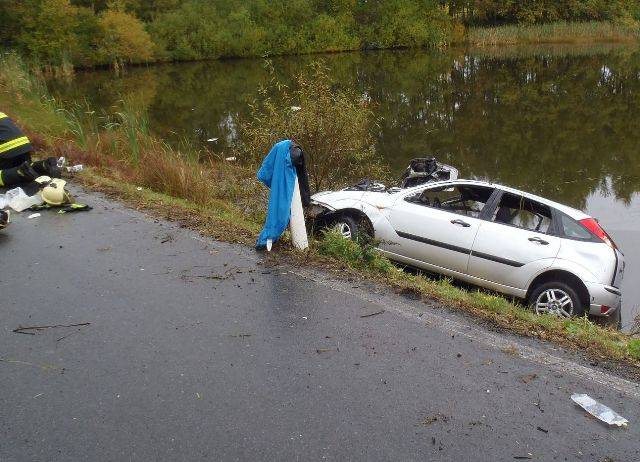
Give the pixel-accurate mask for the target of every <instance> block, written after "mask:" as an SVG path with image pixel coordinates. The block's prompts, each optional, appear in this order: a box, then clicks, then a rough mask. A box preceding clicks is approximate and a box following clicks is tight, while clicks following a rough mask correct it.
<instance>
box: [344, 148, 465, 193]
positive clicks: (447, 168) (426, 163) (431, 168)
mask: <svg viewBox="0 0 640 462" xmlns="http://www.w3.org/2000/svg"><path fill="white" fill-rule="evenodd" d="M457 179H458V169H456V168H455V167H452V166H451V165H447V164H443V163H440V162H438V161H437V160H436V159H435V157H419V158H416V159H412V160H411V161H410V162H409V166H408V167H407V168H406V170H405V171H404V173H403V174H402V176H401V177H400V181H399V185H398V186H392V187H390V188H387V187H386V185H385V184H384V183H380V182H378V181H375V180H371V179H364V180H362V181H360V182H359V183H357V184H355V185H353V186H349V187H347V188H345V189H343V191H373V192H388V193H390V194H393V193H396V192H399V191H401V190H403V189H407V188H413V187H414V186H419V185H421V184H426V183H434V182H437V181H445V180H457Z"/></svg>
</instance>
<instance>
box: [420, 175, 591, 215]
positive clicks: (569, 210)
mask: <svg viewBox="0 0 640 462" xmlns="http://www.w3.org/2000/svg"><path fill="white" fill-rule="evenodd" d="M438 184H442V185H445V184H470V185H476V186H487V187H490V188H496V189H500V190H502V191H507V192H510V193H513V194H519V195H521V196H524V197H526V198H528V199H532V200H535V201H537V202H540V203H541V204H545V205H548V206H549V207H553V208H554V209H556V210H559V211H561V212H563V213H566V214H567V215H569V216H570V217H571V218H573V219H574V220H582V219H583V218H590V217H589V215H587V214H586V213H584V212H583V211H581V210H578V209H574V208H573V207H569V206H567V205H563V204H560V203H558V202H555V201H552V200H550V199H545V198H544V197H540V196H536V195H535V194H531V193H528V192H526V191H521V190H519V189H515V188H511V187H509V186H504V185H501V184H498V183H490V182H488V181H482V180H463V179H457V180H452V181H439V182H435V183H429V184H428V186H437V185H438ZM421 186H422V187H424V186H425V185H424V184H423V185H421ZM412 189H413V188H412ZM416 189H418V188H416Z"/></svg>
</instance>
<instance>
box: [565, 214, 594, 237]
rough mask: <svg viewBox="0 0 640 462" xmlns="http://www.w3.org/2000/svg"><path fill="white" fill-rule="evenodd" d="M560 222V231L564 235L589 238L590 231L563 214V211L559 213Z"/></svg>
mask: <svg viewBox="0 0 640 462" xmlns="http://www.w3.org/2000/svg"><path fill="white" fill-rule="evenodd" d="M560 224H561V226H562V233H563V234H564V235H565V236H566V237H570V238H572V239H581V240H585V241H590V240H591V233H590V232H589V231H588V230H586V229H585V228H584V226H582V225H581V224H580V223H578V222H577V221H576V220H574V219H573V218H571V217H570V216H568V215H565V214H564V213H563V214H560Z"/></svg>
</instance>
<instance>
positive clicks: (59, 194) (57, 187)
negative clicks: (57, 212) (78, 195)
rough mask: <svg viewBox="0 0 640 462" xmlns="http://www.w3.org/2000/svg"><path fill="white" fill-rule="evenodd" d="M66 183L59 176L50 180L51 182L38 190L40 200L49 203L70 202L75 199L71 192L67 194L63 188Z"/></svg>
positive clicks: (60, 203)
mask: <svg viewBox="0 0 640 462" xmlns="http://www.w3.org/2000/svg"><path fill="white" fill-rule="evenodd" d="M66 184H67V182H66V181H64V180H61V179H60V178H56V179H54V180H51V182H50V183H49V184H47V185H46V186H45V187H44V188H42V191H40V195H41V196H42V200H43V201H45V202H46V203H47V204H49V205H64V204H72V203H73V202H75V201H74V199H73V197H72V196H71V194H69V191H67V190H66V189H65V188H64V187H65V185H66Z"/></svg>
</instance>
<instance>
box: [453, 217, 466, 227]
mask: <svg viewBox="0 0 640 462" xmlns="http://www.w3.org/2000/svg"><path fill="white" fill-rule="evenodd" d="M451 223H453V224H454V225H460V226H463V227H465V228H468V227H469V226H471V225H470V224H469V223H467V222H466V221H462V220H458V219H455V220H451Z"/></svg>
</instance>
